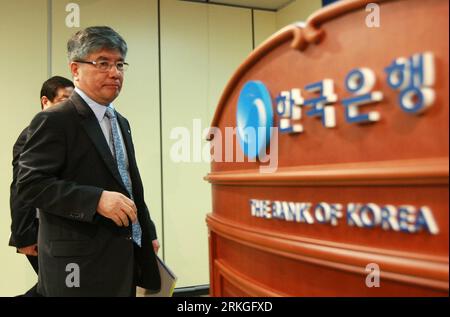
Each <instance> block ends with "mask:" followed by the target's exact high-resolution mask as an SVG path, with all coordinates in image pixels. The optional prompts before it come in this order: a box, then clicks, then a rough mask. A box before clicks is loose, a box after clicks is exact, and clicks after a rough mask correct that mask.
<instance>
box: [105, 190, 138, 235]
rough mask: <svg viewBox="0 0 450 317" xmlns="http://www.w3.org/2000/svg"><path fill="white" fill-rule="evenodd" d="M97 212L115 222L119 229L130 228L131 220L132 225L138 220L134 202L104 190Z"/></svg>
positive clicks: (119, 194)
mask: <svg viewBox="0 0 450 317" xmlns="http://www.w3.org/2000/svg"><path fill="white" fill-rule="evenodd" d="M97 212H98V213H99V214H100V215H102V216H104V217H106V218H109V219H111V220H112V221H114V222H115V223H116V225H118V226H119V227H122V226H125V227H128V226H129V225H130V222H129V220H131V222H132V223H134V222H136V220H137V209H136V205H135V204H134V202H133V201H132V200H131V199H129V198H128V197H126V196H125V195H122V194H121V193H117V192H109V191H106V190H104V191H103V192H102V195H101V196H100V200H99V202H98V205H97ZM128 219H129V220H128Z"/></svg>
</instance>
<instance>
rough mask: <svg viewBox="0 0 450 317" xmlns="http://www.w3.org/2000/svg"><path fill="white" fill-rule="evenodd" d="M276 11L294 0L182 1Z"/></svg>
mask: <svg viewBox="0 0 450 317" xmlns="http://www.w3.org/2000/svg"><path fill="white" fill-rule="evenodd" d="M183 1H191V2H201V3H213V4H223V5H230V6H237V7H245V8H252V9H263V10H271V11H277V10H279V9H281V8H283V7H284V6H286V5H287V4H289V3H291V2H293V1H294V0H183Z"/></svg>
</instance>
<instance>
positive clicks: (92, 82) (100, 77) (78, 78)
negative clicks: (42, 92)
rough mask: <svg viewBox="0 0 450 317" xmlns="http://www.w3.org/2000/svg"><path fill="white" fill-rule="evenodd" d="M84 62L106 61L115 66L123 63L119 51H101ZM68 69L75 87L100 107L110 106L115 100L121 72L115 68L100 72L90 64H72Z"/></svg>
mask: <svg viewBox="0 0 450 317" xmlns="http://www.w3.org/2000/svg"><path fill="white" fill-rule="evenodd" d="M84 61H89V62H99V61H107V62H108V63H110V64H115V63H116V62H119V61H121V62H122V61H124V58H123V56H122V55H121V54H120V53H119V51H116V50H113V51H110V50H101V51H98V52H95V53H92V54H89V55H88V56H87V57H86V58H85V59H84ZM70 68H71V71H72V75H73V77H74V82H75V86H77V87H78V88H80V89H81V90H82V91H83V92H84V93H85V94H87V95H88V96H89V97H90V98H91V99H92V100H94V101H96V102H97V103H99V104H101V105H108V104H110V103H111V102H112V101H113V100H114V99H116V98H117V96H118V95H119V93H120V90H121V89H122V83H123V72H120V71H118V70H117V68H116V67H115V66H113V67H111V68H110V69H109V70H108V71H101V70H99V69H98V68H97V67H95V65H92V64H84V63H77V62H72V63H71V64H70Z"/></svg>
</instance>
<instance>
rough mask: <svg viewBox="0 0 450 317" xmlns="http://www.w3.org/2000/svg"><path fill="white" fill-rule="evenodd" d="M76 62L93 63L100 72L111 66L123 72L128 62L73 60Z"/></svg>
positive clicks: (107, 70)
mask: <svg viewBox="0 0 450 317" xmlns="http://www.w3.org/2000/svg"><path fill="white" fill-rule="evenodd" d="M74 62H76V63H82V64H91V65H94V66H95V67H96V68H97V69H98V70H99V71H101V72H109V71H110V70H111V68H112V67H113V66H116V69H117V71H119V72H124V71H126V70H127V69H128V66H129V64H128V63H125V62H115V63H110V62H108V61H74Z"/></svg>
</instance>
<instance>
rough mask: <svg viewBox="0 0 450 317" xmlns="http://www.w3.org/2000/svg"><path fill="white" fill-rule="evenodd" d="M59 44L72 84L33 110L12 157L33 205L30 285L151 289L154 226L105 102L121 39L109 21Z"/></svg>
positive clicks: (115, 83) (115, 89)
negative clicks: (67, 92)
mask: <svg viewBox="0 0 450 317" xmlns="http://www.w3.org/2000/svg"><path fill="white" fill-rule="evenodd" d="M67 48H68V55H69V60H70V69H71V72H72V75H73V77H74V83H75V87H76V88H75V91H74V93H73V94H72V96H71V97H70V98H69V99H68V100H67V101H65V102H63V103H61V104H60V105H58V106H56V107H53V108H50V109H49V110H47V111H43V112H41V113H39V114H37V115H36V116H35V118H34V119H33V120H32V122H31V124H30V126H29V133H28V136H29V138H28V141H27V143H26V144H25V147H24V151H23V153H22V155H21V157H20V159H19V165H20V169H19V176H18V193H19V196H20V197H21V198H22V199H23V200H25V201H26V202H27V203H28V204H30V205H32V206H35V207H37V208H39V210H40V215H39V222H40V227H39V239H38V248H39V253H38V258H39V281H38V292H39V293H41V294H42V295H44V296H135V294H136V293H135V292H136V286H141V287H144V288H147V289H150V290H155V291H157V290H159V288H160V284H161V282H160V276H159V271H158V267H157V262H156V252H157V251H158V248H159V243H158V240H157V235H156V230H155V226H154V224H153V222H152V220H151V219H150V214H149V211H148V209H147V206H146V204H145V202H144V190H143V186H142V181H141V177H140V175H139V170H138V167H137V165H136V157H135V152H134V146H133V142H132V137H131V129H130V125H129V123H128V121H127V119H125V118H124V117H123V116H121V115H120V114H119V113H118V112H116V111H115V109H114V107H113V105H112V104H111V103H112V101H113V100H114V99H115V98H116V97H117V96H118V95H119V93H120V90H121V88H122V82H123V76H124V71H125V70H126V68H127V66H128V64H127V63H125V57H126V53H127V45H126V43H125V41H124V40H123V38H122V37H121V36H120V35H119V34H118V33H116V32H115V31H114V30H113V29H111V28H109V27H89V28H86V29H84V30H81V31H78V32H77V33H76V34H74V35H73V36H72V38H71V39H69V42H68V43H67Z"/></svg>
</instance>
